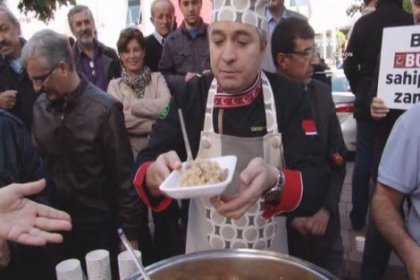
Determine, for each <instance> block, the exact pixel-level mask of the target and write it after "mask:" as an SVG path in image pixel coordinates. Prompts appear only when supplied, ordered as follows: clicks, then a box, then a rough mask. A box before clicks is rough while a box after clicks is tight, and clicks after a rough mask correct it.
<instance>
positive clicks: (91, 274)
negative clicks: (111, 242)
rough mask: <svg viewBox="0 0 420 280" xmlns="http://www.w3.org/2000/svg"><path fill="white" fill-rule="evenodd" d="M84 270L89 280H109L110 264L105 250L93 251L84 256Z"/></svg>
mask: <svg viewBox="0 0 420 280" xmlns="http://www.w3.org/2000/svg"><path fill="white" fill-rule="evenodd" d="M85 259H86V270H87V274H88V279H89V280H111V279H112V277H111V264H110V260H109V252H108V251H107V250H95V251H91V252H89V253H87V254H86V257H85Z"/></svg>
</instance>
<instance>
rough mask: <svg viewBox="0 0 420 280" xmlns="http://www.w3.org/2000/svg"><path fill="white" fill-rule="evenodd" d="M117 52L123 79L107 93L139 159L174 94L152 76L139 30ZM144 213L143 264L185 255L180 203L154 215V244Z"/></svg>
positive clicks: (130, 31) (125, 34)
mask: <svg viewBox="0 0 420 280" xmlns="http://www.w3.org/2000/svg"><path fill="white" fill-rule="evenodd" d="M117 49H118V54H119V56H120V60H121V64H122V66H123V67H122V68H123V70H122V74H121V78H118V79H114V80H111V81H110V83H109V86H108V92H109V93H110V94H112V95H113V96H115V97H116V98H117V99H118V100H119V101H120V102H121V103H122V104H123V106H124V116H125V126H126V128H127V134H128V137H129V139H130V143H131V147H132V150H133V155H134V157H136V156H137V154H138V153H139V152H140V151H141V150H142V149H143V148H145V147H146V146H147V144H148V141H149V139H148V135H149V133H150V132H151V130H152V126H153V124H154V123H155V121H156V119H157V118H159V116H160V113H161V112H162V111H163V109H164V108H165V107H166V106H167V104H168V103H169V100H170V98H171V95H170V92H169V89H168V86H167V84H166V81H165V78H164V77H163V75H162V74H161V73H159V72H154V73H152V72H151V71H150V69H149V67H147V66H146V65H145V64H144V57H145V49H146V42H145V39H144V37H143V34H142V33H141V31H140V30H138V29H136V28H133V27H129V28H126V29H124V30H122V31H121V34H120V38H119V39H118V42H117ZM144 207H145V209H146V210H147V208H146V206H144ZM144 213H145V215H144V216H143V217H142V220H143V221H141V224H142V227H141V230H140V232H139V236H138V244H139V248H140V249H141V250H142V259H143V264H145V265H148V264H150V263H152V262H156V261H159V260H162V259H165V258H168V257H171V256H174V255H178V254H182V253H183V247H184V246H183V245H182V238H180V237H179V234H178V218H179V209H178V203H177V201H176V200H174V201H172V203H171V205H170V206H169V207H168V208H167V209H166V210H164V211H162V212H159V213H157V212H152V217H153V222H154V227H155V230H154V234H153V241H152V240H151V234H150V230H149V227H148V214H147V211H145V212H144Z"/></svg>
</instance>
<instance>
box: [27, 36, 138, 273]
mask: <svg viewBox="0 0 420 280" xmlns="http://www.w3.org/2000/svg"><path fill="white" fill-rule="evenodd" d="M22 59H23V62H24V64H25V66H26V69H27V71H28V75H29V78H30V79H31V80H32V82H33V86H34V88H35V90H36V91H38V92H41V93H42V94H41V95H40V97H39V98H38V99H37V101H36V102H35V104H34V115H33V117H34V120H33V136H34V140H35V142H36V143H37V146H38V148H39V150H40V153H41V154H42V156H43V158H44V159H45V165H46V168H47V171H48V174H49V176H50V178H51V181H52V182H53V183H54V184H55V185H56V187H57V194H56V196H55V197H54V198H55V200H56V202H57V208H58V209H60V210H64V211H66V212H68V213H69V214H70V215H71V217H72V221H73V225H74V226H73V230H72V231H71V232H69V233H66V234H65V236H64V242H63V244H61V245H60V246H58V248H56V250H55V251H54V253H53V254H52V255H53V257H54V258H56V261H57V262H59V261H61V260H63V259H67V258H74V257H76V258H78V259H83V258H84V256H85V254H86V253H87V252H89V251H91V250H94V249H98V248H103V249H107V250H108V251H109V252H110V254H111V264H112V269H113V273H114V275H116V274H115V273H116V259H117V253H118V251H119V238H118V235H117V229H118V228H119V227H122V228H123V229H124V231H125V233H126V234H127V237H128V238H129V239H130V240H135V239H136V238H137V234H138V231H139V230H140V229H139V225H140V219H141V217H142V213H141V211H142V210H141V208H140V205H139V201H138V199H137V197H136V195H135V191H134V189H133V188H132V185H131V182H130V170H131V167H132V164H133V156H132V152H131V147H130V144H129V141H128V137H127V134H126V129H125V124H124V115H123V112H122V105H121V103H119V102H117V101H116V100H115V99H114V98H112V96H110V95H109V94H107V93H106V92H104V91H102V90H101V89H99V88H98V87H96V86H95V85H93V84H92V83H90V82H89V81H88V80H87V78H86V77H85V76H84V75H83V74H78V73H77V72H76V69H75V65H74V62H73V59H72V52H71V49H70V45H69V42H68V40H67V38H66V37H65V36H64V35H61V34H58V33H55V32H53V31H50V30H44V31H40V32H38V33H36V34H35V35H34V36H33V37H32V38H31V39H30V40H28V42H27V44H26V45H25V47H24V48H23V50H22ZM133 246H137V245H136V241H133ZM114 278H115V277H114Z"/></svg>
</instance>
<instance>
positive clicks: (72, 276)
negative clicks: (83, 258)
mask: <svg viewBox="0 0 420 280" xmlns="http://www.w3.org/2000/svg"><path fill="white" fill-rule="evenodd" d="M55 272H56V274H57V280H83V272H82V267H81V266H80V261H79V260H78V259H68V260H65V261H62V262H60V263H59V264H57V265H56V267H55Z"/></svg>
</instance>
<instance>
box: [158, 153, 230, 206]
mask: <svg viewBox="0 0 420 280" xmlns="http://www.w3.org/2000/svg"><path fill="white" fill-rule="evenodd" d="M236 161H237V157H236V156H230V155H229V156H221V157H214V158H207V159H201V158H197V159H195V160H193V161H190V162H184V163H183V164H182V168H181V169H179V170H174V171H172V172H171V174H169V176H168V177H167V178H166V179H165V181H163V182H162V184H161V185H160V186H159V189H160V190H161V191H162V192H164V193H165V194H167V195H168V196H170V197H172V198H175V199H184V198H195V197H211V196H215V195H219V194H222V193H223V192H224V190H225V189H226V187H227V185H229V183H230V182H231V181H232V178H233V173H234V172H235V167H236Z"/></svg>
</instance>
